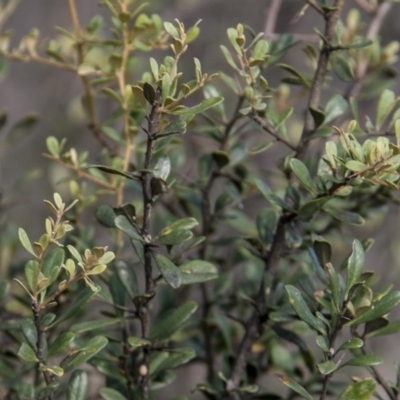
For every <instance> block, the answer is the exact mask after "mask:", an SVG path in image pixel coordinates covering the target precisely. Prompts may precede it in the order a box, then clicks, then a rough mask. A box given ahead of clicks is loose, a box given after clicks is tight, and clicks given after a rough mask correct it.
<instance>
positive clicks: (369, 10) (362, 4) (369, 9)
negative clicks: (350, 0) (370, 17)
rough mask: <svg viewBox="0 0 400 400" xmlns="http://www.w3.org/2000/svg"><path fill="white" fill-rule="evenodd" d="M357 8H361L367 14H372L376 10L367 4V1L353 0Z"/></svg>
mask: <svg viewBox="0 0 400 400" xmlns="http://www.w3.org/2000/svg"><path fill="white" fill-rule="evenodd" d="M354 1H355V2H356V3H357V4H358V6H359V7H361V8H362V9H363V10H364V11H366V12H367V13H368V14H373V13H374V12H375V11H376V8H375V7H374V6H373V5H372V4H371V3H369V2H368V0H354Z"/></svg>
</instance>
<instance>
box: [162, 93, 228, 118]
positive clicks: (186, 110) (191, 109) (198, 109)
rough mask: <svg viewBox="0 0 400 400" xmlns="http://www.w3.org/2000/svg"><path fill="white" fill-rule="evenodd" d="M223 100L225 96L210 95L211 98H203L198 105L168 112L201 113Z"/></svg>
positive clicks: (182, 113)
mask: <svg viewBox="0 0 400 400" xmlns="http://www.w3.org/2000/svg"><path fill="white" fill-rule="evenodd" d="M222 101H224V98H223V97H220V96H218V97H210V98H209V99H205V100H203V101H202V102H201V103H200V104H198V105H197V106H194V107H185V108H180V109H178V110H174V111H168V113H169V114H174V115H188V114H200V113H202V112H204V111H206V110H208V109H209V108H211V107H214V106H216V105H217V104H219V103H221V102H222Z"/></svg>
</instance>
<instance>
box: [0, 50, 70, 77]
mask: <svg viewBox="0 0 400 400" xmlns="http://www.w3.org/2000/svg"><path fill="white" fill-rule="evenodd" d="M1 55H2V56H3V57H5V58H8V59H10V60H15V61H21V62H37V63H39V64H45V65H50V66H51V67H56V68H61V69H67V70H69V71H73V72H76V71H77V70H78V68H77V67H76V66H75V65H72V64H68V63H65V62H61V61H55V60H52V59H50V58H44V57H41V56H38V55H33V54H31V55H28V54H19V53H16V52H14V53H9V52H2V53H1Z"/></svg>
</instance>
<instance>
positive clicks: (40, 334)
mask: <svg viewBox="0 0 400 400" xmlns="http://www.w3.org/2000/svg"><path fill="white" fill-rule="evenodd" d="M32 312H33V322H34V323H35V327H36V333H37V342H36V347H37V349H36V357H37V358H38V364H39V365H38V366H43V365H45V360H44V348H43V344H44V340H45V338H44V331H43V326H42V318H41V315H40V305H39V304H38V302H37V301H36V300H32ZM43 376H44V380H45V381H46V385H47V386H48V385H50V384H51V376H50V374H49V373H48V372H47V371H43ZM46 399H48V400H54V396H53V395H52V394H48V395H47V396H46Z"/></svg>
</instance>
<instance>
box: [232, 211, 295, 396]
mask: <svg viewBox="0 0 400 400" xmlns="http://www.w3.org/2000/svg"><path fill="white" fill-rule="evenodd" d="M293 218H294V214H289V215H286V216H282V217H281V218H280V220H279V222H278V226H277V229H276V232H275V236H274V240H273V243H272V246H271V250H270V251H269V253H268V254H267V256H266V257H265V268H264V272H263V276H262V278H261V284H260V289H259V291H258V294H257V300H256V303H257V305H258V307H257V308H255V309H254V311H253V313H252V315H251V317H250V318H249V320H248V321H247V323H246V324H245V325H246V332H245V335H244V337H243V339H242V342H241V343H240V346H239V349H238V352H237V356H236V359H235V363H234V365H233V368H232V372H231V375H230V378H229V380H228V382H227V385H226V388H225V389H226V392H225V396H224V399H230V398H232V399H233V398H234V395H233V392H234V391H235V390H236V389H237V388H238V387H239V385H240V382H241V380H242V377H243V373H244V370H245V367H246V363H247V356H248V353H249V351H250V348H251V346H252V345H253V343H254V342H255V340H256V339H257V338H258V336H259V334H260V331H261V326H262V322H263V320H264V318H265V315H266V312H267V310H266V304H265V284H264V273H265V272H267V271H268V272H270V273H271V274H272V276H273V281H276V273H277V268H278V263H279V259H280V257H281V254H282V251H283V250H284V246H285V225H286V224H287V223H288V222H290V221H291V220H293Z"/></svg>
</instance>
